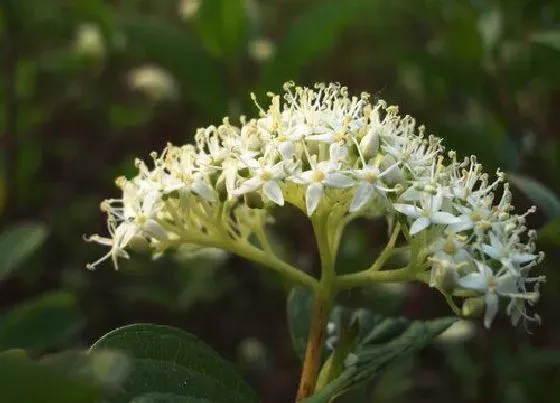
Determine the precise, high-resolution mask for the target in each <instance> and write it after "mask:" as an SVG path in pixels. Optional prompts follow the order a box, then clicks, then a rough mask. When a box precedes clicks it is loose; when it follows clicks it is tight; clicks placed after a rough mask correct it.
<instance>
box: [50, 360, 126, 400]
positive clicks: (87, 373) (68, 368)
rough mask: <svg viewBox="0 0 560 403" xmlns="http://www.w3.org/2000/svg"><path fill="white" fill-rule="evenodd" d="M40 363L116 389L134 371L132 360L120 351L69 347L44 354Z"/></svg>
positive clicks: (104, 387) (104, 386) (104, 388)
mask: <svg viewBox="0 0 560 403" xmlns="http://www.w3.org/2000/svg"><path fill="white" fill-rule="evenodd" d="M40 364H41V365H43V366H45V367H47V368H51V369H53V370H55V371H58V372H59V373H62V374H65V375H67V376H70V377H72V379H75V380H79V381H82V382H87V383H88V384H92V385H94V386H96V387H97V388H99V389H100V390H103V391H104V392H105V393H108V394H110V393H114V391H115V390H117V389H118V388H119V386H120V384H121V383H122V382H123V381H124V380H125V379H126V377H127V376H128V373H129V371H130V360H129V359H128V357H127V356H126V355H125V354H124V353H122V352H119V351H112V350H100V351H93V352H92V351H81V350H67V351H62V352H59V353H54V354H49V355H46V356H44V357H43V358H41V360H40Z"/></svg>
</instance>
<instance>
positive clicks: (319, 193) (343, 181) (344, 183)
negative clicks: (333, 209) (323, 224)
mask: <svg viewBox="0 0 560 403" xmlns="http://www.w3.org/2000/svg"><path fill="white" fill-rule="evenodd" d="M292 181H293V182H295V183H300V184H305V185H307V190H306V192H305V206H306V210H307V215H308V216H309V217H311V216H312V215H313V212H314V211H315V209H316V208H317V206H318V205H319V202H320V201H321V198H322V197H323V194H324V191H325V185H327V186H332V187H335V188H344V187H349V186H352V185H353V184H354V181H353V180H352V178H349V177H348V176H346V175H344V174H342V173H340V172H336V165H335V164H333V163H332V162H330V161H325V162H319V163H318V164H316V166H315V167H314V168H312V169H310V170H309V171H305V172H302V173H301V174H299V175H296V176H294V177H293V178H292Z"/></svg>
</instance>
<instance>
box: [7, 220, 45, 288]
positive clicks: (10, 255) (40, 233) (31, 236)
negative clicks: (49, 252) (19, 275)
mask: <svg viewBox="0 0 560 403" xmlns="http://www.w3.org/2000/svg"><path fill="white" fill-rule="evenodd" d="M47 234H48V231H47V228H46V227H45V226H44V225H43V224H41V223H36V222H25V223H20V224H17V225H15V226H13V227H10V228H8V229H7V230H5V231H4V232H3V233H2V234H1V235H0V280H1V279H2V278H4V277H6V276H7V275H8V274H10V273H11V272H12V270H14V269H15V268H17V267H18V266H19V265H20V264H21V262H23V261H24V260H25V259H26V258H27V257H29V256H30V255H31V254H32V253H33V252H34V251H35V250H36V249H37V248H38V247H39V246H41V244H42V243H43V241H44V240H45V238H46V237H47Z"/></svg>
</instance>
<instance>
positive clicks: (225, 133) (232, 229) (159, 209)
mask: <svg viewBox="0 0 560 403" xmlns="http://www.w3.org/2000/svg"><path fill="white" fill-rule="evenodd" d="M284 90H285V93H284V96H283V98H281V97H280V96H278V95H275V94H272V93H269V94H268V96H269V97H270V99H271V103H270V105H269V106H268V108H266V109H265V108H263V107H261V106H259V104H258V103H257V102H256V98H255V96H254V95H253V96H252V97H253V99H254V100H255V103H256V105H257V108H258V110H259V117H258V118H255V119H247V118H245V117H242V118H241V119H240V124H239V125H234V124H232V123H231V122H230V120H229V119H228V118H224V119H223V122H222V124H221V125H219V126H217V127H216V126H209V127H207V128H204V129H199V130H198V131H197V132H196V134H195V137H194V140H195V141H194V145H190V144H188V145H185V146H181V147H177V146H173V145H171V144H168V145H167V147H166V148H165V150H164V151H163V153H162V154H161V155H156V154H153V155H152V158H153V163H152V164H151V168H149V167H148V166H147V165H146V164H145V163H144V162H142V161H137V163H136V165H137V167H138V174H137V176H135V177H134V178H132V179H125V178H118V180H117V185H118V186H119V188H120V189H121V190H122V198H120V199H112V200H107V201H104V202H103V203H102V205H101V207H102V210H103V211H104V212H106V213H107V215H108V219H107V225H108V230H109V234H110V237H108V238H103V237H100V236H98V235H93V236H91V237H89V238H88V239H89V240H92V241H96V242H99V243H101V244H104V245H107V246H109V248H110V250H109V252H108V253H107V254H106V255H105V256H103V257H102V258H101V259H99V260H98V261H96V262H94V263H92V264H91V265H89V267H90V268H94V267H95V266H97V265H98V264H99V263H100V262H102V261H104V260H106V259H109V258H110V259H112V260H113V262H114V265H115V267H117V264H118V263H117V259H118V258H121V257H124V258H127V257H128V253H127V250H129V249H131V248H134V247H135V246H137V245H142V246H143V247H144V248H149V249H151V250H152V251H153V252H154V254H156V255H159V254H161V253H162V252H164V251H165V250H167V249H169V248H172V247H177V246H181V247H182V248H184V247H188V248H192V249H193V250H196V249H197V248H204V247H220V248H224V249H227V250H231V251H233V252H236V253H239V254H241V255H242V256H244V257H247V258H251V253H249V252H248V251H247V250H248V249H247V248H248V247H246V246H242V245H248V244H249V243H250V241H249V237H250V236H251V235H255V236H256V237H257V238H258V240H259V245H260V247H259V248H258V250H259V251H262V252H263V253H265V254H267V253H270V254H272V253H273V252H272V250H271V248H270V246H269V245H267V241H266V237H265V236H264V235H263V234H264V226H265V223H266V222H269V221H270V219H271V210H272V208H274V207H275V206H283V205H284V204H286V203H290V204H292V205H294V206H296V207H297V208H298V209H300V210H301V211H302V212H304V213H305V214H306V215H307V216H308V217H310V218H311V219H316V218H317V217H321V216H332V215H334V216H336V217H338V221H337V220H333V222H337V223H338V222H340V223H342V224H341V225H339V226H338V227H337V226H336V225H335V226H331V227H328V228H329V230H330V231H333V232H336V234H332V236H330V235H329V237H330V238H329V239H331V240H332V244H333V246H334V247H335V251H334V253H335V254H336V246H337V245H338V240H339V238H340V233H341V232H342V229H343V227H344V225H345V224H347V223H348V222H349V221H350V220H351V219H353V218H356V217H360V216H366V217H373V216H380V215H386V216H387V217H388V219H389V220H390V222H391V223H399V228H400V229H402V232H403V233H404V235H405V238H406V240H407V242H408V243H409V244H413V243H414V244H415V249H414V250H415V253H416V255H417V256H416V260H417V261H415V267H414V268H413V270H412V271H411V273H412V276H411V279H414V278H425V279H426V282H428V283H429V284H430V285H431V286H433V287H436V288H438V289H439V290H440V291H442V292H443V293H444V294H446V295H452V294H453V292H454V291H455V290H461V289H462V290H463V291H465V292H464V294H465V295H467V294H468V295H471V296H479V297H480V296H482V297H483V299H484V303H485V318H484V323H485V325H486V326H489V325H490V323H491V321H492V320H493V318H494V316H495V315H496V313H497V310H498V303H499V297H504V298H507V299H509V305H508V306H507V313H508V314H509V315H510V316H511V318H512V321H513V322H514V323H517V322H518V320H519V319H520V318H524V319H527V320H530V321H538V320H539V318H538V316H537V315H535V314H530V313H529V312H528V311H527V308H526V307H527V304H526V303H527V302H528V303H530V304H532V303H534V302H535V301H536V300H537V299H538V295H539V294H538V286H539V284H540V283H541V282H543V281H544V277H542V276H534V275H531V274H530V272H531V269H532V268H533V267H534V266H536V265H537V263H539V262H540V260H542V258H543V254H542V253H539V252H537V251H536V247H535V238H536V232H535V231H528V230H527V228H526V226H525V222H526V215H527V214H528V213H531V212H533V211H534V210H535V209H534V208H531V209H530V210H529V211H528V212H526V213H523V214H516V213H514V207H513V205H512V204H511V192H510V191H509V187H508V184H507V183H505V182H504V181H505V177H504V175H503V173H502V172H500V171H498V172H497V178H496V179H495V180H493V181H491V180H490V178H489V176H488V174H486V173H484V172H483V170H482V165H481V164H480V163H478V162H477V160H476V158H475V157H474V156H472V157H470V158H465V159H464V160H460V159H458V158H457V155H456V153H455V152H453V151H450V152H447V153H445V151H444V147H443V146H442V144H441V143H442V140H441V139H440V138H438V137H435V136H432V135H429V136H428V135H426V134H425V128H424V127H423V126H417V125H416V122H415V120H414V119H413V118H412V117H410V116H404V117H401V116H399V114H398V108H397V107H395V106H387V104H386V103H385V102H384V101H381V100H379V101H377V102H375V103H374V104H372V103H371V102H370V97H369V95H368V94H367V93H362V94H361V95H360V96H359V97H353V96H350V95H349V93H348V90H347V88H346V87H343V86H340V85H339V84H329V85H323V84H317V85H316V86H315V88H314V89H310V88H303V87H297V86H295V85H294V84H293V83H287V84H286V85H285V86H284ZM259 256H260V255H259ZM374 270H379V267H376V268H375V269H374ZM423 274H426V276H422V275H423ZM469 291H470V292H471V294H469Z"/></svg>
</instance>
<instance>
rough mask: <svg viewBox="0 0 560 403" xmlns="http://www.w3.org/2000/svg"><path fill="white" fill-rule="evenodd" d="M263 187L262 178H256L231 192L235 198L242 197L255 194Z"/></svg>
mask: <svg viewBox="0 0 560 403" xmlns="http://www.w3.org/2000/svg"><path fill="white" fill-rule="evenodd" d="M261 185H262V180H261V178H260V177H258V176H255V177H253V178H250V179H248V180H246V181H245V182H243V183H242V184H241V185H239V187H238V188H237V189H235V190H234V191H233V192H231V193H232V194H233V195H234V196H240V195H243V194H245V193H249V192H254V191H255V190H257V189H258V188H259V187H260V186H261Z"/></svg>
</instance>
